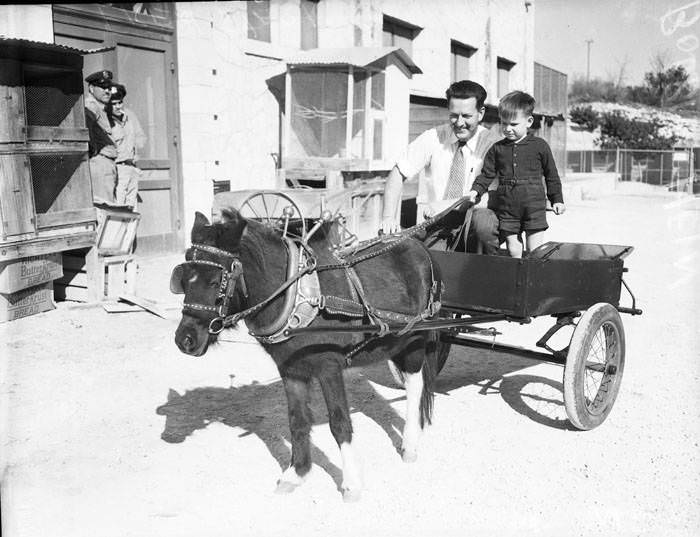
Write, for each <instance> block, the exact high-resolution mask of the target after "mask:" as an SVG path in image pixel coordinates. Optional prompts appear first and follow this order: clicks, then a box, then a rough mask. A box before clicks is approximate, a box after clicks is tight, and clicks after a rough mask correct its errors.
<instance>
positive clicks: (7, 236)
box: [0, 39, 96, 262]
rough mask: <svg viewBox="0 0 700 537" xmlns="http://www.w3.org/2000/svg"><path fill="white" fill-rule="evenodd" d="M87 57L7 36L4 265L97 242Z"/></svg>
mask: <svg viewBox="0 0 700 537" xmlns="http://www.w3.org/2000/svg"><path fill="white" fill-rule="evenodd" d="M82 54H83V51H80V50H78V49H74V48H71V47H66V46H61V45H54V44H49V43H39V42H34V41H26V40H21V39H0V262H2V261H5V260H9V259H17V258H22V257H26V256H30V255H39V254H45V253H51V252H58V251H63V250H69V249H74V248H82V247H91V246H93V245H94V243H95V229H96V214H95V208H94V207H93V204H92V187H91V183H90V169H89V164H88V132H87V129H86V128H85V112H84V103H83V80H82V66H83V56H82Z"/></svg>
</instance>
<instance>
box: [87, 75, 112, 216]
mask: <svg viewBox="0 0 700 537" xmlns="http://www.w3.org/2000/svg"><path fill="white" fill-rule="evenodd" d="M85 82H87V83H88V94H87V95H86V96H85V123H86V126H87V128H88V133H89V136H90V141H89V143H88V149H89V155H90V178H91V180H92V199H93V202H94V203H96V204H107V205H113V204H115V193H114V191H115V188H116V185H117V164H116V158H117V148H116V146H115V144H114V141H113V140H112V137H111V134H112V130H111V127H110V125H109V118H108V117H107V111H106V108H107V105H108V104H109V100H110V98H111V96H112V93H111V90H112V86H113V85H114V81H113V80H112V72H111V71H107V70H102V71H97V72H96V73H92V74H91V75H90V76H88V77H87V78H86V79H85Z"/></svg>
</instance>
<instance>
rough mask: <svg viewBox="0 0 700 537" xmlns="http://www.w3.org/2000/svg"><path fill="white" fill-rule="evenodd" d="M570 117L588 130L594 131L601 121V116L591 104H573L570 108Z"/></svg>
mask: <svg viewBox="0 0 700 537" xmlns="http://www.w3.org/2000/svg"><path fill="white" fill-rule="evenodd" d="M569 119H571V121H573V122H574V123H578V124H579V125H581V127H583V128H584V129H586V130H588V131H592V130H593V129H595V128H596V127H597V126H598V124H599V123H600V117H599V115H598V113H597V112H596V111H595V110H593V108H592V107H591V105H577V106H573V107H572V108H571V110H569Z"/></svg>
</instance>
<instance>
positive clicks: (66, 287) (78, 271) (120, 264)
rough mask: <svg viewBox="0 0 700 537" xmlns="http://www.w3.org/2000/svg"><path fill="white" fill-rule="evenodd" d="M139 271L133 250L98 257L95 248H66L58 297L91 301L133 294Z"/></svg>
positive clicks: (77, 300) (57, 290) (76, 300)
mask: <svg viewBox="0 0 700 537" xmlns="http://www.w3.org/2000/svg"><path fill="white" fill-rule="evenodd" d="M91 256H93V257H92V258H91ZM93 264H94V267H93ZM137 271H138V267H137V264H136V261H135V259H134V256H133V255H131V254H127V255H113V256H101V255H98V256H96V257H95V256H94V252H93V251H92V250H87V251H79V250H75V251H70V252H64V253H63V276H62V277H61V278H59V279H58V280H56V282H55V296H56V300H72V301H75V302H92V301H100V300H117V299H118V298H119V296H120V295H123V294H130V295H133V294H135V293H136V275H137Z"/></svg>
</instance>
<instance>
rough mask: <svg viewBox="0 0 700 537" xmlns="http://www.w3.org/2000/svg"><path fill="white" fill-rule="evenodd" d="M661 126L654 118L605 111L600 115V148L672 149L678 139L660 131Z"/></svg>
mask: <svg viewBox="0 0 700 537" xmlns="http://www.w3.org/2000/svg"><path fill="white" fill-rule="evenodd" d="M662 127H663V125H662V124H661V122H659V121H658V120H656V119H652V120H651V121H648V122H647V121H645V122H642V121H639V120H634V119H629V118H627V117H625V116H624V115H623V114H622V113H621V112H619V111H613V112H605V113H603V114H601V116H600V131H601V144H600V147H601V148H602V149H614V148H616V147H624V148H628V149H672V148H673V147H674V145H675V144H676V142H677V141H678V140H677V138H676V137H675V136H666V135H664V134H662V133H661V132H660V129H661V128H662Z"/></svg>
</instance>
